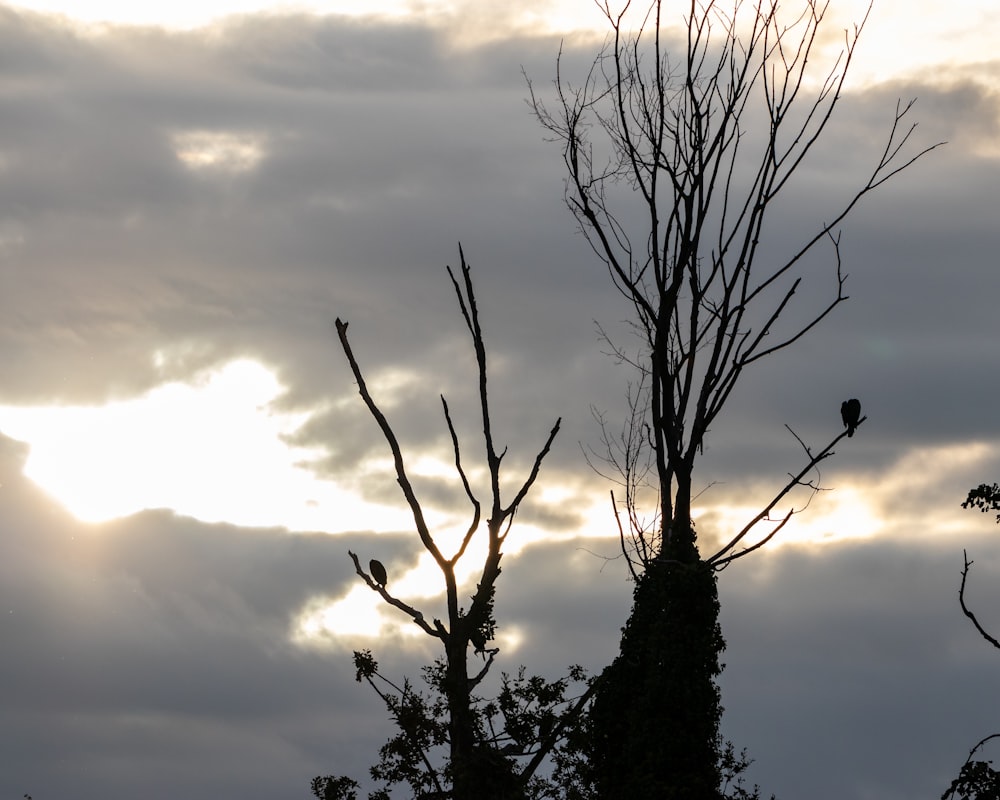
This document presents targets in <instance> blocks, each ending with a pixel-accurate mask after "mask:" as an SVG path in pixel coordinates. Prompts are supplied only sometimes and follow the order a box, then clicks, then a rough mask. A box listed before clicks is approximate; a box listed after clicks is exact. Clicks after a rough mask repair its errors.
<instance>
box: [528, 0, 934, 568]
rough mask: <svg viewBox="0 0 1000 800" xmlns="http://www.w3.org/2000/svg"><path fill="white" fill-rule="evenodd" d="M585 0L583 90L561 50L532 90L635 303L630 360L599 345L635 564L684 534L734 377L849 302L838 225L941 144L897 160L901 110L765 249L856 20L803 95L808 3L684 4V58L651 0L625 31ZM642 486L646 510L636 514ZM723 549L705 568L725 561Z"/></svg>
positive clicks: (576, 200) (847, 52) (833, 103)
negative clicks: (794, 10) (624, 402)
mask: <svg viewBox="0 0 1000 800" xmlns="http://www.w3.org/2000/svg"><path fill="white" fill-rule="evenodd" d="M598 5H599V6H600V7H601V9H602V10H603V12H604V14H605V16H606V17H607V20H608V23H609V26H610V30H611V35H610V37H609V41H608V43H607V44H606V46H605V48H604V49H603V50H602V51H601V52H600V53H599V55H598V57H597V58H596V59H595V61H594V62H593V64H592V65H591V67H590V70H589V71H588V72H587V74H586V75H585V76H584V78H583V80H582V82H581V83H580V84H579V85H574V84H573V83H571V81H570V79H569V78H567V77H566V76H565V75H564V74H563V71H562V63H561V62H562V59H561V57H560V60H559V61H558V62H557V77H556V81H555V90H556V98H557V102H556V103H555V104H554V105H553V106H551V107H550V106H549V105H547V104H546V103H545V102H544V101H543V99H542V97H541V96H540V94H538V93H536V92H535V90H534V88H532V93H531V102H532V107H533V109H534V112H535V114H536V116H537V118H538V119H539V120H540V122H541V123H542V125H543V126H544V127H545V128H546V129H547V130H548V131H549V132H550V133H551V134H552V136H553V138H554V139H555V140H556V141H558V142H559V143H560V144H561V145H562V148H563V159H564V162H565V165H566V171H567V183H566V200H567V203H568V205H569V207H570V209H571V211H572V212H573V214H574V216H575V217H576V219H577V221H578V223H579V226H580V229H581V230H582V232H583V233H584V235H585V236H586V237H587V240H588V242H589V243H590V245H591V247H592V248H593V250H594V252H595V253H596V254H597V256H598V258H599V259H600V260H601V261H602V262H603V263H604V265H605V266H606V267H607V269H608V272H609V274H610V276H611V279H612V281H613V283H614V286H615V288H616V289H617V290H618V292H620V294H621V295H622V296H623V297H624V298H625V299H626V300H627V301H628V303H629V304H630V305H631V307H632V311H633V315H632V320H631V321H632V324H633V327H634V329H635V331H636V332H637V334H638V336H639V339H640V347H641V351H640V354H639V355H638V356H632V355H630V354H629V353H628V352H627V350H626V349H625V348H623V347H620V346H615V345H612V346H613V347H614V352H615V354H616V355H617V356H618V357H620V358H621V359H623V360H625V361H628V362H629V363H632V364H633V365H634V366H635V367H636V368H637V370H638V372H639V375H640V379H639V381H638V382H637V384H636V388H635V390H634V391H632V393H631V407H632V412H633V415H632V420H631V421H630V423H629V426H627V427H628V429H627V432H626V433H625V434H624V435H623V437H621V439H618V440H616V441H615V442H611V444H612V447H611V455H612V456H613V457H614V461H613V463H614V466H615V467H616V468H617V469H618V470H619V471H620V472H621V473H622V475H623V476H625V477H626V481H625V484H624V489H625V496H624V497H623V498H622V501H623V503H624V506H625V510H626V512H627V518H628V520H629V522H630V527H631V532H632V536H633V537H634V543H635V547H634V549H632V550H630V556H631V557H632V558H634V559H635V560H636V561H637V562H638V564H637V566H638V567H639V568H642V567H644V566H645V565H646V564H647V563H648V561H649V560H650V559H651V558H653V557H656V556H658V555H660V554H662V553H664V552H666V550H667V549H668V546H669V545H670V543H671V542H672V541H675V542H676V545H677V546H676V547H675V548H671V549H673V550H675V553H674V554H675V555H680V554H681V553H682V552H683V551H685V550H689V549H690V545H691V544H693V542H692V541H691V539H692V531H691V525H690V519H691V502H692V475H693V473H694V465H695V461H696V459H697V456H698V455H699V454H700V453H701V452H702V451H703V449H704V445H705V440H706V436H707V434H708V431H709V430H710V428H711V426H712V424H713V422H715V421H716V419H717V418H718V416H719V414H720V413H721V412H722V410H723V408H724V407H725V405H726V403H727V402H728V401H729V399H730V398H731V397H732V393H733V390H734V389H735V387H736V385H737V383H738V382H739V379H740V378H741V377H742V375H743V373H744V370H746V369H747V368H749V367H751V366H752V365H754V364H756V363H757V362H760V361H762V360H763V359H765V358H767V357H768V356H771V355H773V354H775V353H777V352H779V351H781V350H783V349H785V348H787V347H789V346H791V345H792V344H794V343H795V342H797V341H799V340H800V339H801V338H802V337H803V336H804V335H806V334H807V333H808V332H809V331H811V330H812V329H813V328H815V327H816V326H817V325H818V324H819V323H820V322H822V321H823V320H824V319H825V318H826V317H827V316H828V315H829V314H830V312H832V311H833V310H834V308H836V307H837V306H838V305H840V304H841V303H842V302H844V301H845V300H847V299H848V298H847V295H846V294H845V291H844V290H845V283H846V279H847V275H846V274H844V272H843V271H842V266H841V258H840V237H839V233H838V228H839V226H840V224H841V223H842V222H843V221H844V219H845V218H846V217H847V216H848V214H849V213H850V212H851V211H852V210H854V208H855V207H856V206H857V204H858V203H859V201H860V200H861V199H862V198H863V197H865V196H866V195H867V194H869V193H870V192H872V191H873V190H875V189H876V188H878V187H879V186H881V185H882V184H883V183H885V182H886V181H887V180H889V179H890V178H892V177H893V176H894V175H896V174H898V173H899V172H900V171H901V170H903V169H905V168H906V167H908V166H910V165H911V164H912V163H913V162H914V161H916V160H917V159H918V158H919V157H920V156H922V155H924V154H926V153H927V152H929V151H930V150H933V149H934V147H937V145H934V146H931V147H927V148H924V149H922V150H919V151H918V152H916V153H915V154H907V153H906V152H904V150H905V146H906V145H907V143H908V141H909V139H910V138H911V135H912V133H913V130H914V128H915V125H912V124H908V123H907V115H908V113H909V111H910V108H911V107H912V105H913V103H912V101H911V102H909V103H905V104H897V106H896V110H895V114H894V116H892V118H891V120H890V123H889V130H888V134H887V136H886V139H885V142H884V145H883V147H882V149H881V151H880V152H879V154H878V156H877V157H876V158H875V161H874V164H873V167H872V169H871V171H870V172H869V174H868V176H867V179H865V180H863V182H862V185H861V186H860V187H859V188H858V189H857V190H856V191H855V192H854V193H853V194H852V195H851V196H850V197H849V198H848V199H847V200H846V201H845V202H844V203H843V205H842V207H841V208H840V209H839V211H837V212H836V213H834V214H833V215H832V216H831V217H830V219H829V220H828V221H826V222H823V223H820V224H818V225H817V226H816V227H815V229H813V230H811V231H808V232H804V234H803V236H802V238H801V240H800V242H799V243H798V244H797V245H795V246H793V247H792V248H791V250H790V251H789V252H787V253H786V254H785V255H784V256H781V257H776V256H775V253H774V252H773V251H767V252H766V253H765V252H764V247H765V245H766V244H767V243H768V237H769V235H771V236H773V234H774V233H775V231H774V230H773V224H772V223H773V217H774V216H775V214H774V211H775V209H776V207H777V204H778V202H779V200H781V199H783V198H784V196H785V195H786V194H788V192H789V189H790V187H792V186H793V185H794V184H795V181H794V180H793V178H795V176H796V172H797V171H798V170H799V169H800V168H801V167H802V166H803V164H804V163H805V161H806V158H807V156H809V154H810V152H811V151H812V150H813V148H814V146H815V145H816V143H817V142H818V141H819V140H820V137H821V136H822V134H823V132H824V130H825V129H826V127H827V125H828V123H829V122H830V120H831V118H832V116H833V112H834V110H835V108H836V107H837V105H838V103H839V102H840V100H841V97H842V91H843V88H844V82H845V79H846V76H847V72H848V68H849V67H850V64H851V62H852V60H853V57H854V52H855V47H856V45H857V42H858V37H859V35H860V33H861V29H862V27H863V24H864V20H862V23H861V24H859V25H857V26H856V27H855V28H854V30H853V32H850V33H846V34H845V45H844V50H843V52H842V53H841V56H840V58H838V59H837V60H836V61H835V63H834V64H833V65H832V66H831V67H830V69H829V71H828V72H827V73H826V74H825V75H823V76H820V80H819V82H818V83H816V84H815V88H812V89H811V87H812V86H814V84H812V83H810V79H811V78H812V77H813V76H811V75H810V74H808V73H807V69H806V67H807V64H808V63H809V62H810V61H811V60H816V59H818V55H817V54H816V53H815V52H814V51H815V50H816V49H817V42H818V34H819V31H820V29H821V25H822V23H823V19H824V16H825V14H826V11H827V8H828V5H829V4H828V3H824V2H818V0H804V2H803V3H802V11H801V15H800V16H798V17H797V18H796V19H793V20H792V21H791V24H787V25H786V24H785V21H784V18H783V17H781V16H780V14H779V6H778V3H777V2H773V1H772V0H758V1H757V2H755V3H744V2H739V0H737V2H734V3H730V4H725V5H724V4H722V3H719V2H715V0H706V1H705V2H698V0H691V2H690V4H689V6H688V12H687V16H686V17H685V19H684V22H685V25H686V32H687V36H686V39H685V40H683V41H680V42H679V44H680V48H681V51H680V52H673V51H671V49H670V47H669V44H668V39H667V33H666V32H665V28H664V19H663V17H664V11H665V9H664V4H663V3H662V2H659V0H658V1H657V2H655V3H653V5H652V6H651V7H650V8H649V11H648V13H647V14H646V16H645V18H644V19H643V21H642V25H641V27H640V28H639V29H638V31H637V32H635V33H634V34H630V33H629V32H628V31H627V30H626V29H625V28H624V27H623V25H624V23H625V19H626V12H627V11H628V10H629V7H630V5H631V3H630V2H625V3H624V5H623V7H622V9H621V11H618V12H615V11H613V10H612V8H611V6H610V4H609V0H599V2H598ZM866 18H867V17H866ZM785 233H787V232H785ZM821 245H826V246H827V247H828V254H829V258H828V260H829V265H830V266H829V273H828V275H827V277H826V278H825V280H826V283H827V284H828V285H829V286H830V291H829V295H828V296H827V298H826V299H825V300H822V301H821V302H820V303H819V305H818V306H816V307H814V308H813V309H812V310H811V311H810V310H809V309H807V308H806V309H803V308H799V307H797V306H796V300H797V298H796V295H797V293H799V290H800V288H802V286H803V281H805V280H814V281H821V280H823V278H822V276H818V275H816V274H815V272H816V270H815V266H816V264H815V259H807V256H809V255H810V254H812V253H813V251H818V250H819V249H820V246H821ZM762 254H763V255H764V258H762V257H761V256H762ZM789 312H791V313H789ZM786 315H787V317H788V321H787V322H786V319H785V317H786ZM622 443H624V447H623V448H621V447H619V446H618V445H620V444H622ZM810 460H812V456H810ZM647 478H651V480H650V483H651V485H652V489H653V492H654V493H655V495H656V508H655V510H654V511H653V513H645V512H644V511H643V510H642V506H643V501H644V493H643V491H642V489H643V485H642V480H645V479H647ZM741 538H742V537H741ZM733 547H734V544H733V543H730V544H729V546H727V547H725V548H724V549H723V552H722V553H720V554H718V560H719V561H722V560H723V559H725V560H726V561H727V562H728V560H730V559H731V558H732V556H733V552H732V551H733ZM712 558H715V556H713V557H712ZM709 560H712V559H711V558H710V559H709Z"/></svg>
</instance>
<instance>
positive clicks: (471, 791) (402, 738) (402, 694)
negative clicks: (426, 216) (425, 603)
mask: <svg viewBox="0 0 1000 800" xmlns="http://www.w3.org/2000/svg"><path fill="white" fill-rule="evenodd" d="M459 253H460V258H461V273H460V275H458V276H456V275H455V273H454V272H453V271H452V270H451V268H450V267H448V274H449V276H450V277H451V281H452V285H453V287H454V289H455V294H456V296H457V297H458V301H459V306H460V308H461V312H462V316H463V317H464V319H465V325H466V328H467V329H468V332H469V335H470V336H471V339H472V345H473V349H474V351H475V354H476V364H477V377H478V396H479V413H480V416H481V420H482V429H483V441H482V444H483V448H484V449H483V461H484V466H485V470H486V474H487V475H488V483H489V492H490V496H489V499H488V500H487V501H486V503H485V504H484V503H483V502H482V501H481V500H480V499H479V498H478V497H477V496H476V493H475V491H474V490H473V487H472V485H471V483H470V481H469V477H468V474H469V473H468V471H467V468H466V466H465V462H464V460H463V455H462V448H461V446H460V442H459V437H458V434H457V433H456V429H455V425H454V424H453V421H452V415H451V411H450V409H449V407H448V403H447V401H446V400H445V398H444V397H443V396H442V397H441V405H442V410H443V413H444V419H445V423H446V425H447V429H448V433H449V435H450V437H451V443H452V447H453V451H454V461H455V472H456V476H457V479H458V480H459V481H460V483H461V486H462V489H463V491H464V494H465V496H466V498H467V499H468V502H469V506H470V519H469V523H468V526H467V528H466V529H465V531H464V535H463V536H462V538H461V541H460V542H459V544H458V546H457V548H456V549H455V550H454V551H453V552H446V551H445V550H443V549H442V547H441V546H440V545H439V543H438V541H437V540H436V539H435V535H434V533H433V532H432V531H431V529H430V527H429V525H428V523H427V521H426V518H425V515H424V510H423V507H422V505H421V502H420V499H419V498H418V496H417V493H416V491H415V489H414V487H413V484H412V483H411V481H410V478H409V475H408V473H407V470H406V465H405V462H404V458H403V453H402V450H401V448H400V444H399V441H398V439H397V438H396V435H395V433H394V432H393V429H392V426H391V425H390V423H389V421H388V419H387V418H386V416H385V414H384V413H383V412H382V410H381V409H380V408H379V405H378V403H377V402H376V400H375V399H374V398H373V397H372V395H371V393H370V391H369V389H368V385H367V383H366V381H365V378H364V374H363V370H362V369H361V366H360V365H359V363H358V360H357V358H356V357H355V355H354V351H353V348H352V347H351V344H350V341H349V340H348V336H347V328H348V323H347V322H345V321H341V320H340V319H337V321H336V328H337V334H338V336H339V338H340V343H341V346H342V347H343V350H344V354H345V356H346V357H347V361H348V363H349V365H350V368H351V371H352V373H353V374H354V378H355V380H356V382H357V385H358V391H359V393H360V394H361V397H362V399H363V400H364V403H365V405H366V406H367V407H368V410H369V412H370V413H371V415H372V417H373V418H374V419H375V421H376V422H377V424H378V426H379V429H380V430H381V432H382V435H383V437H384V439H385V441H386V444H387V445H388V447H389V450H390V452H391V454H392V458H393V463H394V465H395V472H396V480H397V482H398V483H399V486H400V489H401V491H402V493H403V497H404V499H405V501H406V503H407V505H408V506H409V508H410V511H411V513H412V517H413V523H414V527H415V529H416V532H417V535H418V536H419V538H420V542H421V544H422V545H423V548H424V550H425V551H426V552H427V553H429V554H430V556H431V557H432V559H433V561H434V563H435V564H436V565H437V567H438V570H439V571H440V574H441V579H442V581H443V584H444V592H445V602H446V608H447V618H446V619H445V620H441V619H430V620H429V619H428V618H427V617H426V616H425V614H424V613H423V612H422V611H420V610H419V609H417V608H415V607H413V606H411V605H409V604H408V603H406V602H405V601H403V600H402V599H400V598H398V597H396V596H394V595H393V593H392V591H391V589H390V588H389V586H388V585H387V582H386V580H385V577H386V576H385V573H384V568H383V567H382V565H381V564H378V563H377V562H373V563H372V565H371V566H370V567H369V571H368V572H366V571H365V569H364V567H363V566H362V561H361V559H360V558H359V557H358V555H357V554H355V553H353V552H351V553H349V555H350V557H351V559H352V560H353V562H354V567H355V570H356V572H357V574H358V575H359V576H361V578H362V579H363V580H364V581H365V582H366V583H367V584H368V586H369V587H370V588H371V589H372V591H375V592H378V594H379V595H380V596H381V597H382V599H383V600H384V601H385V602H386V603H388V604H389V605H391V606H393V607H395V608H397V609H398V610H399V611H400V612H402V613H403V614H404V615H406V616H408V617H409V618H410V619H411V620H412V621H413V622H414V623H415V624H416V625H417V626H419V627H420V629H421V630H422V631H423V632H424V633H425V634H427V635H428V636H430V637H432V638H434V639H437V640H439V641H440V643H441V647H442V651H443V656H442V658H440V659H439V660H438V662H436V663H435V665H434V666H432V667H429V668H427V669H426V670H425V674H426V676H427V677H428V679H429V683H431V685H432V688H433V689H434V690H435V691H436V692H437V693H438V694H439V696H440V697H442V698H443V701H444V703H443V707H439V706H436V705H435V701H433V700H432V701H428V700H426V699H425V698H424V697H423V696H422V695H421V694H420V693H419V692H417V691H416V690H415V689H414V688H413V687H412V685H411V684H410V683H409V682H408V681H407V682H405V683H404V684H403V685H402V686H399V685H396V684H394V683H392V682H391V681H389V680H388V679H386V678H384V677H383V676H382V675H381V674H380V673H379V672H378V665H377V662H376V661H375V660H374V658H373V657H372V655H371V653H370V652H367V651H365V652H358V653H355V665H356V667H357V677H358V680H359V681H362V680H365V681H367V682H368V683H369V684H370V685H371V686H372V687H373V688H374V689H375V691H376V692H378V694H379V696H380V697H381V698H382V699H383V701H384V702H385V704H386V706H387V708H388V709H389V710H390V712H391V713H392V715H393V717H394V719H395V721H396V723H397V725H398V727H399V729H400V734H399V736H397V737H396V739H395V740H393V741H391V742H390V743H389V745H387V746H386V748H383V764H382V766H381V768H378V769H375V770H373V771H374V772H375V773H376V774H378V775H379V776H380V777H382V778H385V779H386V780H387V781H389V782H398V781H400V780H406V781H409V782H410V785H411V788H413V789H414V791H415V792H417V793H418V796H424V797H449V798H452V799H453V800H473V798H475V799H476V800H478V799H479V798H492V797H497V798H500V797H503V798H515V797H521V796H525V791H526V787H527V786H528V784H529V782H530V781H531V779H532V777H533V775H534V773H535V771H536V770H537V769H538V767H539V765H540V764H541V763H542V761H543V759H544V757H545V755H546V754H547V753H549V752H550V751H551V750H552V748H553V747H554V745H555V742H556V739H557V736H558V734H559V732H560V730H561V729H563V728H565V727H567V726H568V725H570V724H572V721H573V719H574V718H575V715H576V714H577V713H578V709H579V707H581V706H582V705H583V703H585V702H586V698H583V699H581V700H578V701H577V702H576V704H575V705H573V706H572V707H568V708H567V706H568V705H569V703H568V701H567V699H566V689H567V686H568V683H569V682H570V680H569V679H564V680H562V681H554V682H551V683H549V682H545V681H539V680H538V679H535V683H533V684H532V687H531V688H530V690H529V689H526V688H525V682H524V678H523V674H522V675H521V676H520V680H519V679H518V678H514V679H511V678H509V677H507V676H505V680H504V682H503V683H504V690H503V692H502V693H501V696H500V699H499V701H498V702H497V703H493V704H487V705H486V706H485V707H481V706H480V701H479V698H477V697H476V696H475V690H476V687H477V686H479V685H480V684H481V683H482V681H483V679H484V678H485V677H486V675H487V673H488V672H489V670H490V668H491V666H492V665H493V663H494V659H495V657H496V655H497V654H498V652H499V648H497V647H490V646H489V643H490V642H491V640H492V639H493V636H494V627H495V619H494V616H493V606H494V594H495V590H496V585H497V580H498V578H499V576H500V562H501V558H502V556H503V548H504V544H505V542H506V541H507V536H508V535H509V533H510V530H511V525H512V523H513V520H514V516H515V514H516V513H517V510H518V508H519V507H520V505H521V503H522V502H523V501H524V499H525V497H526V496H527V494H528V492H529V490H530V489H531V487H532V486H533V484H534V483H535V480H536V478H537V477H538V473H539V469H540V467H541V465H542V461H543V459H544V458H545V456H546V455H547V454H548V452H549V449H550V447H551V445H552V442H553V440H554V439H555V437H556V434H557V433H558V432H559V426H560V420H557V421H556V422H555V424H554V425H553V426H552V429H551V430H550V431H549V433H548V436H547V437H546V439H545V443H544V445H543V446H542V447H541V449H540V450H539V451H538V453H537V455H536V456H535V458H534V461H533V463H532V465H531V467H530V469H528V471H527V475H526V476H525V477H524V478H523V479H522V480H521V483H520V485H519V486H518V487H517V488H516V490H515V491H513V492H512V493H510V494H509V495H508V496H507V497H506V499H505V496H504V493H503V492H502V491H501V483H502V482H501V465H502V463H503V459H504V456H505V455H506V453H507V450H506V448H504V449H502V450H498V448H497V445H496V443H495V438H494V433H493V427H492V424H491V416H490V404H489V394H488V391H487V368H486V366H487V365H486V346H485V343H484V338H483V330H482V327H481V324H480V318H479V309H478V306H477V304H476V297H475V293H474V292H473V286H472V280H471V276H470V269H469V266H468V264H467V263H466V261H465V255H464V253H463V252H462V251H461V248H459ZM484 505H485V516H486V518H485V520H484V519H483V516H484ZM477 536H481V537H485V539H486V554H485V556H484V557H483V561H482V565H481V567H479V576H478V581H477V585H476V590H475V593H474V594H473V595H472V597H471V603H470V605H469V607H468V608H467V609H466V608H464V607H463V605H462V598H461V597H460V596H459V595H460V590H461V587H460V585H459V581H458V578H457V576H456V569H457V566H458V564H459V561H461V559H462V558H463V557H465V556H466V555H467V553H468V550H469V546H470V544H471V543H472V542H473V540H474V539H475V538H476V537H477ZM369 572H371V573H372V574H369ZM470 646H471V647H470ZM470 649H471V652H470ZM473 654H478V655H480V656H482V659H483V661H482V663H481V664H477V665H476V666H475V667H473V668H470V656H471V655H473ZM572 680H574V681H576V682H580V681H582V680H583V676H582V674H581V673H579V672H574V673H572ZM497 718H501V719H502V723H503V724H501V725H497V724H495V719H497ZM442 720H443V721H442ZM543 723H544V724H543ZM528 728H530V729H531V730H530V731H529V730H527V729H528ZM441 744H444V745H445V746H446V748H447V758H446V761H445V763H444V765H443V766H442V765H441V764H436V763H433V762H432V758H431V757H430V754H429V751H430V750H431V749H432V748H433V747H435V746H439V745H441ZM515 756H518V757H522V759H523V761H522V762H520V763H519V764H515V762H514V760H513V758H514V757H515ZM354 788H356V784H355V783H354V782H353V781H351V780H350V779H345V778H334V777H333V776H328V777H327V778H317V779H316V781H314V787H313V791H314V794H316V795H317V796H318V797H325V796H327V795H326V794H324V792H326V793H328V794H329V796H331V797H349V796H352V792H353V790H354ZM337 792H339V794H337Z"/></svg>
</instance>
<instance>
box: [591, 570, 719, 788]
mask: <svg viewBox="0 0 1000 800" xmlns="http://www.w3.org/2000/svg"><path fill="white" fill-rule="evenodd" d="M718 615H719V599H718V591H717V587H716V576H715V572H714V571H713V570H712V569H711V568H710V567H708V566H706V565H705V564H704V563H703V562H701V561H694V562H689V563H682V562H678V561H667V560H659V561H654V562H652V563H651V564H650V565H649V567H647V569H646V572H645V573H643V574H642V575H641V576H640V577H639V580H638V582H637V584H636V588H635V602H634V604H633V606H632V615H631V617H630V618H629V620H628V623H627V624H626V626H625V628H624V630H623V633H622V640H621V650H620V653H619V655H618V657H617V658H616V659H615V660H614V662H613V663H612V664H611V666H609V667H608V668H607V669H606V670H605V672H604V675H603V679H602V683H601V685H600V687H599V688H598V691H597V694H596V697H595V700H594V705H593V709H592V711H591V721H592V724H593V741H592V744H591V746H592V759H591V766H592V770H593V785H594V787H595V788H596V790H597V794H598V796H599V797H601V798H602V800H633V799H634V798H638V797H657V798H663V800H674V799H675V798H676V800H681V798H684V800H718V798H719V797H720V784H721V782H722V775H721V772H720V759H721V753H720V738H719V722H720V720H721V717H722V707H721V705H720V700H719V689H718V686H717V685H716V681H715V679H716V677H717V676H718V675H719V673H720V671H721V667H720V664H719V654H720V653H721V652H722V650H723V648H724V647H725V641H724V640H723V638H722V631H721V628H720V627H719V622H718ZM678 642H683V647H678V646H677V645H678Z"/></svg>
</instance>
